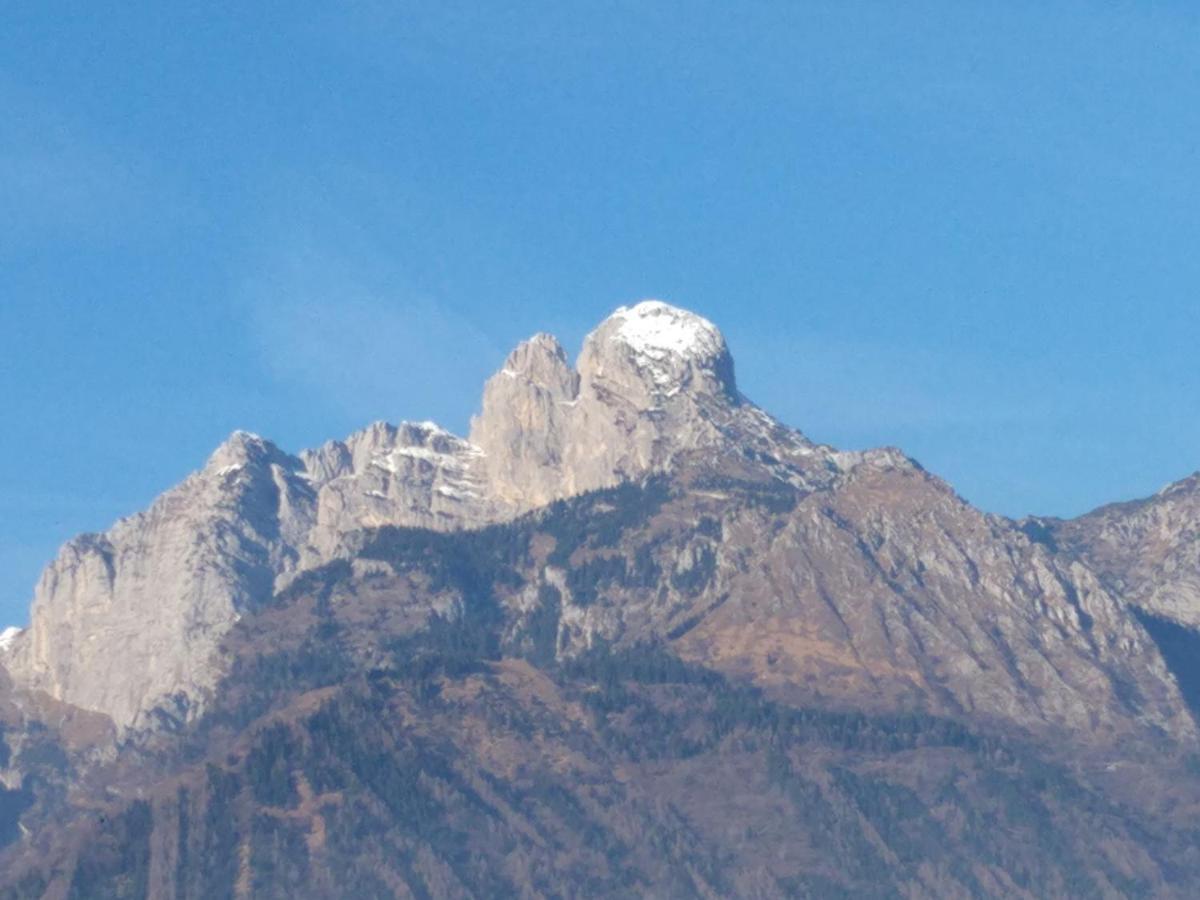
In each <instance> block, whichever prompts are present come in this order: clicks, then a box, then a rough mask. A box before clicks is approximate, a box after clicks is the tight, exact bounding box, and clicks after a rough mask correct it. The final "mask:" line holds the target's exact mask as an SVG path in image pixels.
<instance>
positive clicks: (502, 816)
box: [0, 479, 1200, 898]
mask: <svg viewBox="0 0 1200 900" xmlns="http://www.w3.org/2000/svg"><path fill="white" fill-rule="evenodd" d="M705 490H706V491H708V492H709V493H712V492H713V491H711V490H710V489H709V488H706V489H705ZM725 490H727V491H733V490H734V488H733V487H732V486H730V485H726V486H725ZM739 490H741V491H743V493H742V494H741V495H740V496H739V495H736V494H734V495H732V496H731V498H730V500H731V501H732V502H731V503H730V504H729V505H734V506H739V507H742V508H741V509H740V510H739V515H743V516H744V515H758V514H763V515H769V516H770V517H772V518H774V519H778V520H790V519H793V518H796V517H797V516H798V514H797V512H796V508H793V509H791V510H787V509H785V508H784V504H783V503H782V502H780V501H779V498H778V497H776V496H775V495H772V494H768V495H767V496H765V497H764V493H767V492H765V491H764V490H763V489H762V488H761V486H743V487H741V488H739ZM772 490H773V489H772ZM712 499H713V498H711V497H709V498H706V500H705V502H711V500H712ZM695 502H696V488H694V487H688V486H686V485H677V484H673V483H670V482H664V481H663V480H661V479H659V480H654V481H651V482H648V483H647V484H646V485H644V486H642V487H634V486H628V485H627V486H624V487H621V488H617V489H613V490H609V491H605V492H601V493H598V494H591V495H588V496H586V497H583V498H581V499H579V500H574V501H570V502H568V503H559V504H555V505H554V506H553V507H551V508H550V509H548V510H547V511H545V512H544V513H540V514H537V515H535V516H531V517H527V518H525V519H522V520H520V521H518V522H515V523H513V524H511V525H504V526H496V527H492V528H488V529H484V530H482V531H477V532H469V533H456V534H438V533H434V532H430V531H418V530H410V529H395V528H385V529H381V530H378V531H372V532H368V533H365V534H363V535H362V536H361V543H360V546H359V547H358V549H357V552H356V555H355V560H354V561H353V562H348V561H341V562H336V563H332V564H329V565H327V566H325V567H322V568H320V569H317V570H314V571H312V572H309V573H307V574H306V575H304V576H302V577H301V578H299V579H297V580H296V581H295V582H294V583H292V584H291V585H290V586H289V587H288V588H286V589H284V590H282V591H280V592H278V593H277V594H276V595H275V596H274V597H273V598H272V599H271V601H270V602H269V603H267V604H264V605H262V606H261V607H260V608H259V609H258V610H257V611H256V612H255V613H253V614H250V615H247V616H246V617H244V618H243V619H242V620H241V621H240V622H239V623H238V624H237V625H236V626H235V627H234V629H233V630H232V631H231V632H230V633H229V635H228V637H227V639H226V648H227V651H228V653H229V656H230V660H231V668H230V672H229V674H228V675H227V676H226V677H225V678H224V680H223V682H222V684H221V688H220V690H219V691H218V692H217V695H216V697H215V699H214V702H213V705H212V707H211V708H210V710H209V711H208V714H207V715H206V716H205V717H204V718H202V719H199V720H196V721H193V722H192V723H191V724H189V725H187V726H185V727H184V728H183V730H181V731H179V732H174V733H168V732H158V733H157V734H152V735H146V736H144V737H143V738H142V739H141V740H140V741H138V742H136V743H133V744H130V745H127V746H126V747H125V748H124V749H123V751H122V753H121V754H120V755H118V756H117V757H116V758H115V759H114V760H113V762H112V763H111V765H109V766H108V767H106V768H103V769H96V770H93V771H91V772H90V775H89V778H87V779H84V781H83V782H81V784H80V785H79V787H78V788H77V789H76V792H75V794H74V795H73V796H72V797H71V798H70V800H69V803H68V805H67V806H66V807H63V808H61V809H60V811H59V812H58V813H57V815H55V817H54V819H53V820H50V821H47V820H45V819H42V820H38V819H36V818H29V819H27V822H28V824H29V825H30V826H33V828H32V831H33V834H32V836H31V837H30V838H28V839H26V840H25V841H22V842H18V843H14V844H12V845H10V846H9V847H8V849H7V850H6V851H4V852H3V855H0V873H3V874H2V875H0V896H9V897H13V898H25V897H33V896H41V895H42V894H43V893H44V892H49V893H51V894H55V893H57V895H60V896H80V897H90V896H109V895H113V894H117V895H129V896H141V895H143V894H146V893H150V894H151V895H153V896H162V897H180V898H182V897H202V896H230V895H232V896H243V895H244V896H281V897H282V896H287V897H336V896H346V895H348V894H350V895H353V896H362V897H390V896H439V897H441V896H446V897H466V896H497V895H506V896H531V897H542V896H628V895H630V894H653V895H660V896H661V895H665V896H679V897H692V896H700V897H703V896H709V897H716V896H759V897H785V896H806V895H815V896H900V895H910V896H913V895H915V896H964V897H965V896H997V897H1011V896H1029V897H1032V896H1037V897H1077V896H1130V895H1147V894H1156V895H1161V896H1181V897H1182V896H1187V894H1188V891H1189V889H1190V885H1191V884H1192V883H1194V879H1195V878H1196V877H1197V876H1198V875H1200V859H1198V858H1197V851H1196V848H1197V846H1200V843H1198V842H1197V838H1198V837H1200V835H1197V834H1196V832H1195V828H1194V812H1195V810H1196V808H1197V806H1196V804H1197V800H1198V799H1200V792H1198V791H1197V785H1196V779H1195V777H1194V776H1192V775H1189V774H1188V773H1187V772H1186V770H1183V769H1178V768H1175V767H1174V764H1173V763H1172V761H1171V759H1170V758H1169V757H1166V756H1159V757H1158V758H1157V765H1158V766H1159V767H1160V768H1159V769H1151V768H1148V767H1146V766H1145V765H1144V764H1143V763H1141V762H1139V761H1137V760H1136V759H1133V758H1131V759H1129V760H1128V762H1127V763H1125V765H1130V766H1135V768H1134V769H1133V770H1124V771H1123V773H1122V775H1121V777H1122V778H1123V779H1124V780H1125V782H1127V783H1128V784H1129V785H1131V786H1132V785H1134V784H1136V786H1137V792H1136V794H1134V793H1133V792H1129V794H1128V797H1129V799H1125V796H1126V795H1125V793H1124V792H1123V791H1122V790H1121V789H1120V788H1119V787H1113V786H1111V785H1109V784H1107V783H1106V782H1105V781H1104V780H1103V779H1104V778H1105V777H1111V775H1109V774H1108V773H1111V772H1112V771H1113V769H1114V766H1113V763H1112V762H1110V761H1108V759H1102V760H1099V761H1098V762H1097V764H1096V765H1094V766H1092V767H1090V768H1089V767H1086V766H1084V767H1080V766H1079V765H1078V762H1077V761H1074V760H1072V759H1071V754H1070V753H1068V752H1066V751H1067V748H1066V746H1065V745H1063V744H1060V743H1056V742H1050V743H1048V744H1046V745H1045V746H1046V747H1049V748H1051V749H1050V750H1049V751H1046V750H1038V749H1036V747H1035V746H1032V745H1030V744H1029V743H1028V742H1026V741H1024V740H1022V739H1020V738H1017V737H1014V736H1013V734H1012V733H1011V732H1012V730H1011V729H1004V732H1005V734H1004V735H1003V736H1000V735H998V734H997V733H996V732H995V731H992V732H991V733H989V731H988V730H987V729H979V728H975V727H970V726H965V725H964V724H962V723H961V722H957V721H954V720H952V719H949V718H946V717H941V716H937V715H933V714H931V713H930V712H928V711H924V712H923V711H908V712H896V711H891V712H883V711H880V712H874V713H867V714H864V713H862V712H857V711H854V710H852V709H844V708H840V707H841V706H842V704H838V703H834V704H829V703H827V702H815V703H814V702H808V703H803V702H798V701H799V695H798V694H793V695H792V698H791V699H792V700H793V701H797V702H791V703H788V702H782V701H781V700H779V699H772V698H771V696H769V694H771V693H774V692H773V691H770V690H768V691H757V690H754V689H752V688H748V687H746V686H744V685H742V684H739V683H738V680H736V679H730V678H728V677H726V676H723V675H722V674H720V673H719V672H717V671H714V670H713V669H711V668H708V667H703V666H698V665H695V664H688V663H686V662H683V661H682V660H680V659H679V657H678V656H677V655H676V654H675V653H674V652H673V651H674V650H679V649H684V648H686V647H687V640H686V635H679V636H676V637H672V636H671V633H670V632H669V631H668V633H666V634H664V635H661V636H660V637H659V638H658V639H657V640H655V639H654V638H653V636H652V633H653V629H642V630H641V632H640V634H641V637H640V638H636V639H635V632H636V630H635V628H634V627H633V626H632V624H631V623H626V625H625V626H624V632H623V634H621V635H620V636H619V637H616V638H614V639H612V640H609V639H606V638H604V637H603V636H601V635H599V634H597V633H595V632H592V631H589V630H588V629H587V628H586V627H582V626H581V625H580V622H579V620H578V619H577V618H576V616H575V612H576V611H578V610H579V609H581V608H582V609H584V610H595V609H597V608H598V607H599V606H601V605H603V603H604V602H605V598H606V597H611V596H612V595H613V594H615V593H616V592H617V587H618V582H619V581H621V580H623V581H624V582H626V583H625V585H624V587H625V589H627V590H629V591H631V592H635V591H636V589H638V588H644V589H646V590H648V591H650V592H652V593H653V594H654V595H655V596H657V597H658V598H659V605H661V606H662V607H663V611H664V613H665V614H667V615H668V616H669V610H670V609H671V608H673V607H675V606H677V605H678V603H679V602H680V601H681V599H682V598H684V597H687V596H693V595H694V596H699V594H698V593H696V591H695V589H696V586H697V585H699V584H700V578H699V576H689V575H688V574H687V573H688V572H691V571H693V570H694V568H695V565H694V564H692V565H690V566H689V565H688V564H687V563H688V561H689V560H692V561H694V560H695V559H696V558H703V553H700V554H699V557H697V555H696V554H691V555H689V554H688V553H686V552H683V545H682V544H681V543H680V542H681V541H684V542H690V543H691V545H693V546H694V542H695V541H697V540H701V539H703V540H706V541H714V542H715V543H716V544H717V545H720V546H723V545H724V544H725V543H726V540H725V539H724V538H720V537H719V536H718V535H717V529H716V528H714V527H713V526H712V525H708V524H705V525H701V526H700V527H699V528H697V527H696V523H695V521H693V522H692V524H691V527H690V528H688V529H686V530H684V529H683V528H682V525H681V523H682V520H683V519H685V518H686V517H689V516H694V515H695V514H697V513H702V509H700V508H697V507H695V505H694V504H695ZM768 502H769V505H770V506H771V507H773V509H771V510H768V509H767V508H766V506H764V504H767V503H768ZM723 527H724V524H723V523H722V528H723ZM647 548H649V549H647ZM601 559H604V560H616V559H620V560H622V561H623V563H624V566H625V574H624V575H623V576H621V577H618V576H616V574H615V573H617V572H618V571H619V568H620V567H618V566H617V565H615V564H614V563H612V562H608V563H606V564H604V565H603V567H598V566H597V561H598V560H601ZM669 560H670V561H674V562H675V563H677V564H678V566H677V567H676V568H668V567H666V566H664V563H665V562H667V561H669ZM700 565H701V566H702V567H703V564H700ZM560 566H561V569H560V568H559V567H560ZM556 571H558V572H560V573H561V578H560V577H559V576H558V575H556V574H555V572H556ZM601 572H607V573H608V575H607V576H606V577H601V578H597V577H596V576H597V575H598V574H600V573H601ZM547 575H549V580H548V581H547V580H546V576H547ZM635 582H636V583H635ZM554 583H559V584H560V585H561V586H560V587H558V588H555V587H554V586H553V585H554ZM589 585H590V586H591V587H592V591H593V592H594V593H589V592H588V591H586V590H585V588H586V587H587V586H589ZM700 593H702V591H701V592H700ZM585 594H586V597H585ZM729 602H732V601H727V602H726V604H724V605H728V603H729ZM701 605H702V606H707V605H711V604H709V602H708V598H705V600H704V602H703V604H701ZM637 615H638V616H641V615H642V613H637ZM664 624H666V623H665V622H664ZM702 627H703V623H701V624H698V625H695V626H693V630H699V629H700V628H702ZM672 630H673V629H672ZM689 633H690V632H689ZM814 699H819V698H815V696H814V695H811V694H810V700H814ZM1068 761H1071V764H1070V765H1066V764H1065V763H1067V762H1068ZM1168 778H1170V779H1171V794H1172V799H1171V800H1170V801H1168V800H1166V799H1164V795H1165V794H1166V788H1165V787H1164V781H1165V780H1166V779H1168ZM1134 798H1136V800H1137V803H1134V802H1132V800H1133V799H1134ZM1172 803H1174V804H1175V805H1174V806H1172ZM5 890H7V893H3V892H4V891H5Z"/></svg>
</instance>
